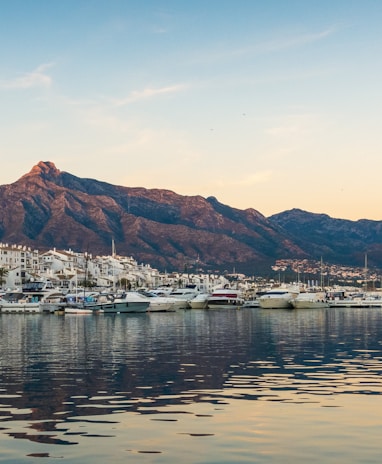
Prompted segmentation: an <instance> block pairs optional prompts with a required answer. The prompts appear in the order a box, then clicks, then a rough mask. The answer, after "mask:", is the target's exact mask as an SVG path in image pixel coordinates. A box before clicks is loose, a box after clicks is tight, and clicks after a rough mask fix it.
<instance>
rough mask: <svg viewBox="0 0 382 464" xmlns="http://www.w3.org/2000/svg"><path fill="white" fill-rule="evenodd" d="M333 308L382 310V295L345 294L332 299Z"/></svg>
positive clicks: (330, 300) (330, 301)
mask: <svg viewBox="0 0 382 464" xmlns="http://www.w3.org/2000/svg"><path fill="white" fill-rule="evenodd" d="M328 303H329V306H330V307H331V308H382V295H380V294H378V295H375V294H374V293H356V294H348V295H345V294H343V295H342V296H341V295H340V296H339V297H338V296H337V297H334V298H330V299H329V301H328Z"/></svg>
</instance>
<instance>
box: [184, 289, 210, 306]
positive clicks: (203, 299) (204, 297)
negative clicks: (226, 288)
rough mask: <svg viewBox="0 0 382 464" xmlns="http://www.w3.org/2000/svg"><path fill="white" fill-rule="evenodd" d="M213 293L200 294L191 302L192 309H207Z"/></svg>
mask: <svg viewBox="0 0 382 464" xmlns="http://www.w3.org/2000/svg"><path fill="white" fill-rule="evenodd" d="M210 296H211V293H199V294H198V295H196V296H195V297H194V298H193V299H192V300H190V301H189V305H190V308H191V309H206V308H207V306H208V298H209V297H210Z"/></svg>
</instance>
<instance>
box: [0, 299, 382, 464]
mask: <svg viewBox="0 0 382 464" xmlns="http://www.w3.org/2000/svg"><path fill="white" fill-rule="evenodd" d="M381 343H382V311H381V310H380V309H368V308H362V309H340V308H338V309H335V310H333V309H321V310H295V311H282V310H257V309H245V310H239V311H232V310H231V311H227V310H216V311H198V310H192V311H180V312H175V313H152V314H136V315H133V314H129V315H114V316H113V315H108V316H78V315H72V316H65V317H59V316H54V315H41V316H39V315H14V314H3V315H1V316H0V350H1V365H0V424H1V426H2V427H1V429H2V430H1V433H0V435H1V439H0V446H1V449H3V450H5V451H4V454H3V455H2V452H0V458H1V457H2V456H4V460H6V461H7V462H12V459H13V460H14V462H22V460H21V457H26V458H27V457H28V456H29V458H31V457H40V458H41V457H63V456H65V458H66V459H67V461H68V462H76V461H75V460H76V459H78V457H79V456H80V457H81V462H92V463H93V464H94V463H97V462H101V461H104V460H105V459H109V460H110V453H112V452H113V450H114V449H117V448H118V449H120V451H121V449H122V448H123V452H124V453H125V455H124V456H121V455H118V456H114V461H113V462H118V459H120V460H121V462H122V461H123V459H126V453H127V454H128V455H129V456H130V457H131V456H133V455H138V454H139V455H146V459H148V456H151V458H150V459H155V462H161V461H160V459H163V462H177V460H179V459H181V460H182V462H253V458H254V453H257V454H256V456H257V462H270V461H267V459H265V457H264V456H265V455H267V456H268V459H270V458H269V456H272V459H273V462H276V461H277V451H276V448H275V447H272V446H271V447H270V448H269V449H268V451H267V453H268V454H267V453H266V451H265V449H266V448H267V446H268V447H269V446H270V445H269V443H272V440H274V438H273V439H272V440H270V438H269V436H268V435H267V436H266V438H264V436H263V435H262V434H263V433H265V431H267V433H269V434H271V433H274V432H276V430H275V429H277V433H278V434H279V438H278V440H285V443H287V441H288V439H289V438H288V433H289V432H288V425H286V424H284V425H285V428H282V429H281V430H279V428H280V427H281V426H282V424H283V423H284V422H283V421H284V418H283V415H282V414H281V416H280V408H281V405H282V404H284V405H285V408H290V407H294V408H296V407H297V406H298V405H299V406H300V407H303V408H307V409H303V410H301V409H300V410H299V412H298V414H300V415H301V418H300V421H301V424H300V425H301V427H302V429H303V428H304V425H307V424H308V423H309V421H311V420H313V419H314V420H315V426H316V427H320V423H321V421H323V417H325V416H323V417H321V416H320V415H317V407H319V408H321V411H323V410H322V408H329V407H336V408H344V407H345V405H346V411H347V413H349V414H350V412H351V413H352V414H354V413H357V412H358V413H359V411H358V409H357V407H356V406H354V405H353V404H352V402H347V401H346V397H349V398H351V399H352V400H353V399H355V398H357V401H360V400H359V398H364V400H362V401H361V403H362V402H363V403H364V407H365V401H367V397H369V396H374V397H375V396H376V395H377V396H378V402H380V401H381V400H380V394H381V392H382V380H381V369H382V362H381V360H382V352H381ZM366 404H368V403H366ZM255 405H256V411H257V413H258V414H260V415H261V414H263V415H264V417H266V418H267V420H268V422H270V418H271V417H273V414H275V410H274V406H275V405H278V408H279V409H278V415H279V416H280V417H279V422H278V423H277V426H276V425H275V424H273V422H272V428H273V429H272V428H271V429H270V426H269V424H268V425H265V426H264V424H263V426H261V425H260V424H257V420H258V416H257V415H253V408H254V406H255ZM312 407H314V408H316V409H315V410H314V411H315V413H314V414H312V411H311V410H310V408H312ZM366 407H367V406H366ZM285 410H286V409H285ZM308 410H309V418H308V417H307V415H305V414H306V413H305V411H308ZM251 411H252V412H251ZM301 411H304V413H301ZM368 413H369V418H372V417H373V411H372V409H371V410H370V411H368ZM251 414H252V415H251ZM293 414H294V415H296V410H294V412H293ZM321 414H324V413H323V412H321ZM363 415H365V409H363ZM325 420H326V419H325ZM337 420H338V421H340V420H341V421H342V420H343V417H342V416H337ZM370 420H371V422H372V423H373V424H374V425H375V426H377V427H380V425H381V423H380V422H378V423H376V422H375V419H374V418H372V419H370ZM248 421H249V422H248ZM373 421H374V422H373ZM323 422H324V421H323ZM255 423H256V426H255ZM348 427H349V424H348ZM126 430H128V436H129V443H130V445H129V443H126V445H125V433H126ZM253 430H256V432H253ZM142 431H144V433H142ZM379 432H380V430H379V429H378V433H379ZM147 433H149V435H147ZM299 433H300V434H301V433H307V432H301V431H299ZM337 433H338V432H337ZM341 433H343V432H341ZM347 433H350V431H349V430H348V432H347ZM372 436H373V434H372V433H371V435H370V430H369V439H368V442H369V450H374V449H375V447H376V446H377V445H376V444H373V443H372V442H371V443H370V440H371V438H370V437H372ZM169 437H170V438H169ZM84 438H87V439H89V440H92V443H93V444H94V451H93V450H91V449H89V447H88V446H86V447H85V446H84V444H83V440H84ZM306 438H307V442H309V437H306ZM11 439H12V440H13V439H18V443H21V442H22V443H24V445H23V447H20V446H19V445H18V447H16V446H13V445H12V443H11V442H10V440H11ZM191 439H193V440H198V446H200V449H199V450H198V452H197V453H196V454H193V458H191V457H190V458H189V460H187V458H185V457H184V450H185V449H186V450H187V449H190V450H191V451H192V452H194V453H195V452H196V451H195V450H194V449H193V448H194V446H195V445H193V444H191V443H190V442H187V440H191ZM28 442H29V443H30V445H28V444H27V443H28ZM32 443H35V444H36V446H37V445H39V446H37V447H36V448H35V447H34V446H32V445H31V444H32ZM101 443H102V445H101ZM106 443H107V444H108V445H106ZM111 443H113V445H111ZM116 443H118V445H116ZM121 443H123V445H122V444H121ZM206 443H209V444H208V446H206ZM255 443H256V451H254V446H255V445H254V444H255ZM132 444H133V445H134V446H131V445H132ZM61 445H75V446H72V447H70V448H73V449H74V450H77V451H69V448H67V447H65V448H63V447H62V446H61ZM343 445H344V443H343V442H340V443H339V445H338V446H340V447H342V446H343ZM41 446H42V448H41ZM284 446H287V445H285V444H284ZM377 448H378V446H377ZM311 449H314V446H313V444H312V443H311ZM7 450H8V451H7ZM16 450H17V451H16ZM63 450H64V451H63ZM102 450H103V451H102ZM222 450H223V451H222ZM369 452H370V451H369ZM7 453H8V455H7ZM182 453H183V455H182ZM198 453H199V458H198V459H199V461H198V460H197V458H196V456H197V455H198ZM217 453H218V455H219V459H217V458H216V454H217ZM264 453H265V454H264ZM290 453H291V456H290V457H291V458H292V457H293V459H294V460H295V462H296V460H297V461H298V460H299V459H300V458H301V460H303V455H304V456H305V458H306V454H303V455H299V453H301V449H299V451H298V453H297V452H296V450H294V451H293V452H292V451H290ZM304 453H306V451H304ZM154 456H155V457H154ZM182 456H183V457H182ZM207 456H208V457H207ZM347 457H348V458H349V456H347ZM350 457H351V456H350ZM5 458H6V459H5ZM305 458H304V459H305ZM337 458H338V455H337ZM71 459H72V460H73V461H71ZM194 459H195V460H194ZM216 459H217V460H216ZM232 459H234V461H232ZM262 459H264V461H262ZM272 459H271V461H272ZM275 459H276V461H275ZM318 462H320V461H318ZM321 462H322V461H321ZM326 462H330V461H328V460H326ZM333 462H340V460H337V461H333ZM369 462H373V456H369ZM375 462H377V461H375Z"/></svg>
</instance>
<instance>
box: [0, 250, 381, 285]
mask: <svg viewBox="0 0 382 464" xmlns="http://www.w3.org/2000/svg"><path fill="white" fill-rule="evenodd" d="M34 280H46V281H50V282H51V283H52V284H53V285H54V286H55V287H57V288H60V289H62V290H66V291H68V292H70V291H73V290H74V289H75V288H78V287H80V286H82V287H86V288H112V289H124V290H136V289H140V288H147V289H153V288H158V287H163V286H169V287H170V286H171V287H175V288H177V287H185V286H187V285H194V286H196V287H198V288H199V289H200V290H206V291H208V290H210V289H212V288H219V287H220V288H223V287H224V286H232V285H235V286H236V287H237V288H241V289H242V290H247V291H250V292H255V291H258V290H261V289H262V288H266V287H269V286H270V285H274V286H276V285H281V284H282V283H292V282H293V283H299V284H300V285H302V286H305V287H310V286H312V287H314V286H320V287H324V286H327V287H329V286H331V285H334V284H339V285H352V286H365V285H367V286H369V288H370V289H379V288H381V276H380V275H378V273H377V272H376V271H367V270H366V269H365V268H355V267H347V266H339V265H328V264H323V263H322V261H310V260H290V259H284V260H277V261H276V262H275V263H274V265H273V266H272V268H271V269H270V274H269V275H268V276H266V277H265V276H254V275H253V276H245V275H243V274H238V273H235V272H234V271H233V272H232V273H228V272H226V273H223V274H219V273H208V274H204V273H201V272H192V271H191V270H190V269H185V270H183V272H181V271H179V272H171V273H167V272H160V271H158V270H157V269H154V268H152V267H151V266H150V265H149V264H138V263H137V261H136V260H135V259H134V258H132V257H126V256H119V255H117V254H116V253H114V252H112V254H111V255H109V256H93V255H92V254H90V253H87V252H75V251H72V250H65V251H62V250H57V249H55V248H54V249H52V250H49V251H44V252H39V251H38V250H35V249H32V248H30V247H27V246H24V245H9V244H7V243H0V282H1V285H0V286H1V287H2V288H3V289H11V288H17V287H21V286H22V285H23V284H25V283H26V282H33V281H34Z"/></svg>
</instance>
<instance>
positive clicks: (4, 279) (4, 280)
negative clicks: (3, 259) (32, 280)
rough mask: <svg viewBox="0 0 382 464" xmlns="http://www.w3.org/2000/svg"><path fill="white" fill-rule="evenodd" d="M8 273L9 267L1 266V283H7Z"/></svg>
mask: <svg viewBox="0 0 382 464" xmlns="http://www.w3.org/2000/svg"><path fill="white" fill-rule="evenodd" d="M7 275H8V269H5V267H0V285H3V284H5V282H6V281H7V279H6V277H7Z"/></svg>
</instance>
